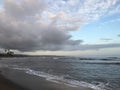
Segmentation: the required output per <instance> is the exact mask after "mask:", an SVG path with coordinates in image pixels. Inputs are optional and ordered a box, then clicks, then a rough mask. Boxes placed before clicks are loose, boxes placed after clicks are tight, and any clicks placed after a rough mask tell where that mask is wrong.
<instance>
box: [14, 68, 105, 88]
mask: <svg viewBox="0 0 120 90" xmlns="http://www.w3.org/2000/svg"><path fill="white" fill-rule="evenodd" d="M13 69H17V70H23V71H25V72H26V73H28V74H31V75H36V76H39V77H42V78H45V79H46V80H48V81H51V82H55V83H64V84H65V85H69V86H71V87H81V86H82V87H88V88H92V89H94V90H105V89H102V88H101V86H102V87H103V84H101V85H100V84H99V85H94V84H90V83H87V82H84V81H77V80H72V79H65V78H64V76H56V75H52V74H49V73H45V72H40V71H35V70H32V69H29V68H13Z"/></svg>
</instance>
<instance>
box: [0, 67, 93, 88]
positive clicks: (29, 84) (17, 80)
mask: <svg viewBox="0 0 120 90" xmlns="http://www.w3.org/2000/svg"><path fill="white" fill-rule="evenodd" d="M1 71H2V74H1V73H0V90H93V89H90V88H84V87H79V88H78V87H71V86H68V85H65V84H64V83H54V82H50V81H47V80H45V79H44V78H40V77H37V76H34V75H33V76H31V75H28V74H26V73H23V72H21V71H17V70H13V71H12V72H9V71H10V70H9V69H2V70H1ZM15 73H16V74H15ZM3 75H4V76H5V77H4V76H3Z"/></svg>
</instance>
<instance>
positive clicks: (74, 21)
mask: <svg viewBox="0 0 120 90" xmlns="http://www.w3.org/2000/svg"><path fill="white" fill-rule="evenodd" d="M119 24H120V0H0V50H3V49H11V50H15V51H16V52H21V53H27V54H34V55H36V54H37V55H113V56H114V55H120V25H119Z"/></svg>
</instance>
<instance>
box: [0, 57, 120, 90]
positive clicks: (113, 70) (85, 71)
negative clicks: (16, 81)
mask: <svg viewBox="0 0 120 90" xmlns="http://www.w3.org/2000/svg"><path fill="white" fill-rule="evenodd" d="M0 67H8V68H12V69H16V70H22V71H24V72H26V73H28V74H32V75H37V76H40V77H44V78H46V80H49V81H51V82H56V83H60V82H63V83H65V84H66V85H70V86H73V87H79V86H83V87H91V88H93V89H95V90H120V59H119V58H117V59H116V58H113V59H107V60H104V59H100V58H99V59H93V60H92V59H90V60H89V59H87V60H86V59H83V60H81V59H80V58H76V57H54V56H50V57H45V56H43V57H25V58H2V59H1V60H0Z"/></svg>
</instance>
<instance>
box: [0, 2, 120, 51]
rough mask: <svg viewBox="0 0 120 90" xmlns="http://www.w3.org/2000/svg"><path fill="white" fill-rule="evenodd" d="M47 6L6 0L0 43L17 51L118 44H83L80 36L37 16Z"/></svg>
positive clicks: (1, 17)
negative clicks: (77, 38) (42, 20)
mask: <svg viewBox="0 0 120 90" xmlns="http://www.w3.org/2000/svg"><path fill="white" fill-rule="evenodd" d="M23 1H24V0H23ZM25 1H26V0H25ZM47 8H48V7H47V5H46V4H45V3H44V2H42V0H41V1H34V0H30V2H27V3H25V2H24V3H23V2H21V3H20V4H18V3H17V2H15V1H14V0H13V1H10V0H6V1H5V2H4V10H3V11H0V47H1V48H4V49H13V50H19V51H35V50H50V51H55V50H88V49H100V48H110V47H120V44H101V45H83V44H82V42H83V41H82V40H72V39H71V38H72V36H71V35H69V33H68V31H67V30H66V31H65V30H61V28H58V27H57V26H56V25H55V24H53V23H49V24H45V23H41V22H40V21H41V20H39V21H38V20H37V17H38V16H39V17H41V15H42V13H43V11H44V10H46V9H47Z"/></svg>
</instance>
